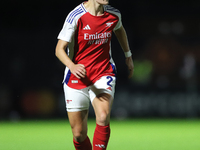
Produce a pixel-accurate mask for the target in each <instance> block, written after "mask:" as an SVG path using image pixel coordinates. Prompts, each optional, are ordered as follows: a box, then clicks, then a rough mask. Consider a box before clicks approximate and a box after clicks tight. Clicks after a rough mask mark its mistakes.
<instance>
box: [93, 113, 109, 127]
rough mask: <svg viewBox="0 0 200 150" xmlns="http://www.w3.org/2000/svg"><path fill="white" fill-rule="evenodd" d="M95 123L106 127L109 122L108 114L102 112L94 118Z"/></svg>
mask: <svg viewBox="0 0 200 150" xmlns="http://www.w3.org/2000/svg"><path fill="white" fill-rule="evenodd" d="M96 121H97V123H98V124H99V125H103V126H105V125H107V124H108V123H109V121H110V114H109V113H107V112H102V113H100V114H98V115H97V116H96Z"/></svg>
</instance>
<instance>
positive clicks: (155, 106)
mask: <svg viewBox="0 0 200 150" xmlns="http://www.w3.org/2000/svg"><path fill="white" fill-rule="evenodd" d="M81 2H82V1H80V0H75V1H69V0H42V1H41V0H34V1H24V0H18V1H16V0H7V1H1V2H0V5H1V10H0V12H1V13H0V15H1V21H0V42H1V44H0V65H1V66H0V68H1V70H0V119H10V120H14V121H15V120H20V119H27V118H28V119H29V118H42V119H43V118H66V111H65V100H64V94H63V89H62V80H63V75H64V65H63V64H62V63H61V62H60V61H59V60H58V59H57V58H56V56H55V46H56V44H57V36H58V33H59V32H60V30H61V28H62V26H63V23H64V20H65V18H66V16H67V14H68V13H69V12H70V11H71V10H72V9H73V8H74V7H75V6H77V5H78V4H80V3H81ZM110 4H111V5H112V6H114V7H116V8H118V9H119V10H120V11H121V13H122V21H123V25H124V27H125V29H126V31H127V35H128V38H129V44H130V47H131V50H132V53H133V58H134V65H135V73H134V76H133V78H132V79H131V80H128V79H127V76H128V72H127V68H126V65H125V58H124V54H123V51H122V50H121V49H120V47H119V44H118V42H117V39H116V37H115V36H114V35H113V39H112V53H113V58H114V60H115V63H116V65H117V70H118V75H117V79H118V80H117V87H116V94H115V101H114V104H113V110H112V117H113V118H119V119H124V118H130V117H135V118H146V117H160V118H161V117H162V118H199V117H200V93H199V90H200V19H199V16H200V11H199V6H200V1H198V0H192V1H179V0H175V1H171V0H163V1H158V0H154V1H149V0H136V1H128V0H127V1H121V0H110ZM89 115H90V117H94V112H93V109H92V107H90V114H89Z"/></svg>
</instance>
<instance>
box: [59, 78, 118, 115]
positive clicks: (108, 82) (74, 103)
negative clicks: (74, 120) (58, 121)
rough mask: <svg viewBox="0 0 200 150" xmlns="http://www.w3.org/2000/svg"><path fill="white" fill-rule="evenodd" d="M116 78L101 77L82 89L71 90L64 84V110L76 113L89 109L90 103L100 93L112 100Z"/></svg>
mask: <svg viewBox="0 0 200 150" xmlns="http://www.w3.org/2000/svg"><path fill="white" fill-rule="evenodd" d="M115 84H116V77H113V76H103V77H101V78H100V79H99V80H97V81H96V82H95V83H94V84H93V85H91V86H89V87H86V88H84V89H73V88H70V87H69V86H67V85H66V84H65V83H64V85H63V87H64V94H65V102H66V109H67V111H68V112H76V111H82V110H87V109H89V104H90V101H91V102H92V101H93V100H94V98H95V97H96V96H97V95H99V94H101V93H108V94H110V95H111V96H112V97H113V98H114V93H115Z"/></svg>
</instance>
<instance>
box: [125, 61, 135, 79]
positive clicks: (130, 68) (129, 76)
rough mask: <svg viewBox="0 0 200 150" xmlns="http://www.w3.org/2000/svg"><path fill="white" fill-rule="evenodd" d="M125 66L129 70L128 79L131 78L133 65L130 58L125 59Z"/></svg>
mask: <svg viewBox="0 0 200 150" xmlns="http://www.w3.org/2000/svg"><path fill="white" fill-rule="evenodd" d="M126 65H127V67H128V70H129V75H128V78H129V79H130V78H131V77H132V76H133V73H134V64H133V59H132V57H127V58H126Z"/></svg>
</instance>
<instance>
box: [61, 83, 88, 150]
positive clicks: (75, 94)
mask: <svg viewBox="0 0 200 150" xmlns="http://www.w3.org/2000/svg"><path fill="white" fill-rule="evenodd" d="M64 93H65V99H66V108H67V113H68V118H69V122H70V125H71V129H72V133H73V143H74V146H75V149H76V150H92V145H91V142H90V140H89V138H88V136H87V118H88V109H89V102H90V100H89V97H88V89H82V90H76V89H72V88H70V87H68V86H67V85H66V84H64Z"/></svg>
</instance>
